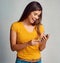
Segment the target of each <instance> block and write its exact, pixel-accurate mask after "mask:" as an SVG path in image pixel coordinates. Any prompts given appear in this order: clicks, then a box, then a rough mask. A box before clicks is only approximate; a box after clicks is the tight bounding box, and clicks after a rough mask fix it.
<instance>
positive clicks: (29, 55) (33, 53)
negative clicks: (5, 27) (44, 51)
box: [11, 22, 44, 60]
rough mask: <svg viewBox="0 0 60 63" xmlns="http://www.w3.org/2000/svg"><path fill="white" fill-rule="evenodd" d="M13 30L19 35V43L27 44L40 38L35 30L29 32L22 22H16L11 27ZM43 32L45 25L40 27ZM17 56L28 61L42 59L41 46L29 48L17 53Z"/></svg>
mask: <svg viewBox="0 0 60 63" xmlns="http://www.w3.org/2000/svg"><path fill="white" fill-rule="evenodd" d="M11 30H14V31H15V32H16V33H17V42H18V43H25V42H28V41H30V40H33V39H35V38H37V37H38V35H37V32H36V30H35V28H34V30H33V31H32V32H28V31H27V30H26V28H25V27H24V25H23V23H22V22H14V23H13V24H12V25H11ZM43 32H44V27H43V25H40V33H43ZM17 56H18V57H20V58H22V59H26V60H31V59H39V58H41V53H40V51H39V45H34V46H27V47H25V48H24V49H22V50H20V51H17Z"/></svg>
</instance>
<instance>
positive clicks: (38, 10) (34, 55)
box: [10, 1, 49, 63]
mask: <svg viewBox="0 0 60 63" xmlns="http://www.w3.org/2000/svg"><path fill="white" fill-rule="evenodd" d="M41 20H42V6H41V5H40V3H39V2H36V1H33V2H30V3H29V4H28V5H27V6H26V8H25V10H24V12H23V14H22V16H21V18H20V20H19V21H17V22H14V23H13V24H12V25H11V28H10V43H11V49H12V51H17V58H16V63H41V53H40V52H41V51H42V50H43V49H44V48H45V46H46V41H47V40H48V37H49V35H45V34H44V26H43V25H42V24H41Z"/></svg>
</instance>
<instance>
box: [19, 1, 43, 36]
mask: <svg viewBox="0 0 60 63" xmlns="http://www.w3.org/2000/svg"><path fill="white" fill-rule="evenodd" d="M36 10H39V11H41V14H40V16H39V19H38V20H37V21H36V22H35V23H34V25H36V30H37V33H38V34H39V35H40V32H39V25H40V24H41V20H42V6H41V4H40V3H39V2H37V1H32V2H30V3H29V4H28V5H27V6H26V8H25V9H24V12H23V14H22V16H21V18H20V19H19V21H18V22H21V21H23V20H25V19H26V18H27V17H28V16H29V14H30V13H31V12H33V11H36Z"/></svg>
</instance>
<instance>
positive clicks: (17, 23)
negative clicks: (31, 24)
mask: <svg viewBox="0 0 60 63" xmlns="http://www.w3.org/2000/svg"><path fill="white" fill-rule="evenodd" d="M21 23H22V22H19V21H15V22H13V23H12V24H11V25H14V26H19V25H21Z"/></svg>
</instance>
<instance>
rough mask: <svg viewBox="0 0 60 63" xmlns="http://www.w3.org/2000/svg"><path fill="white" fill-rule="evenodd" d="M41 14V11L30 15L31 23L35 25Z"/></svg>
mask: <svg viewBox="0 0 60 63" xmlns="http://www.w3.org/2000/svg"><path fill="white" fill-rule="evenodd" d="M40 14H41V11H38V10H37V11H33V12H31V13H30V15H29V16H28V21H29V23H31V24H33V23H34V22H35V21H37V20H38V19H39V16H40Z"/></svg>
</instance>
